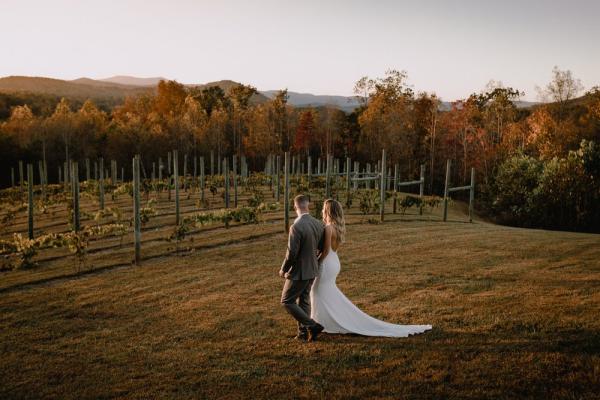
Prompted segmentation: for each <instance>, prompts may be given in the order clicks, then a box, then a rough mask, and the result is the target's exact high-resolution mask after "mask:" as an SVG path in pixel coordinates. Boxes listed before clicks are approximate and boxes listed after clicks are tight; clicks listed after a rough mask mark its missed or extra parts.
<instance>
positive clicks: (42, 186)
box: [38, 160, 46, 199]
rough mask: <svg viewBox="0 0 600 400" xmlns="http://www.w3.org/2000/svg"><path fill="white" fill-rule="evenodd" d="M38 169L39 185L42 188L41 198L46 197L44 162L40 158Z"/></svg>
mask: <svg viewBox="0 0 600 400" xmlns="http://www.w3.org/2000/svg"><path fill="white" fill-rule="evenodd" d="M38 170H39V173H40V186H41V188H42V199H46V179H45V174H44V163H43V162H42V160H40V161H38Z"/></svg>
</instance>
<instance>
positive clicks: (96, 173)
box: [94, 161, 98, 182]
mask: <svg viewBox="0 0 600 400" xmlns="http://www.w3.org/2000/svg"><path fill="white" fill-rule="evenodd" d="M94 180H95V181H96V182H98V161H94Z"/></svg>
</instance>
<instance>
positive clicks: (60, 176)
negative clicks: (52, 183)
mask: <svg viewBox="0 0 600 400" xmlns="http://www.w3.org/2000/svg"><path fill="white" fill-rule="evenodd" d="M58 183H59V184H60V183H62V168H61V166H60V165H59V166H58Z"/></svg>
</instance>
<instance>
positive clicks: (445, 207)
mask: <svg viewBox="0 0 600 400" xmlns="http://www.w3.org/2000/svg"><path fill="white" fill-rule="evenodd" d="M450 166H451V164H450V159H447V160H446V181H445V183H444V222H446V220H447V219H448V189H449V186H450Z"/></svg>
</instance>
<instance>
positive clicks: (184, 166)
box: [183, 153, 188, 192]
mask: <svg viewBox="0 0 600 400" xmlns="http://www.w3.org/2000/svg"><path fill="white" fill-rule="evenodd" d="M187 162H188V156H187V153H186V154H184V155H183V190H184V191H186V192H187V190H188V187H187Z"/></svg>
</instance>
